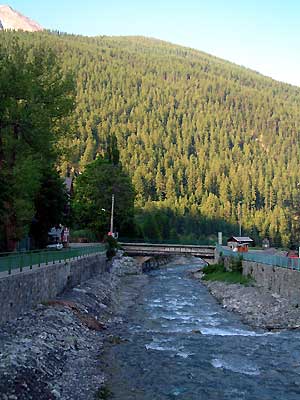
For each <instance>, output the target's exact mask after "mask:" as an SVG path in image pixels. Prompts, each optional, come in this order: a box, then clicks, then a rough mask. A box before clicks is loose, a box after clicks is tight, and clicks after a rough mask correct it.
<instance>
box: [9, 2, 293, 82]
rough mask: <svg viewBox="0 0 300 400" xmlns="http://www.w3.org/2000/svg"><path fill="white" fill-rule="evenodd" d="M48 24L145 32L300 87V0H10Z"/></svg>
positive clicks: (74, 29)
mask: <svg viewBox="0 0 300 400" xmlns="http://www.w3.org/2000/svg"><path fill="white" fill-rule="evenodd" d="M7 4H9V5H10V6H11V7H13V8H14V9H16V10H18V11H19V12H21V13H22V14H24V15H26V16H27V17H29V18H31V19H34V20H35V21H36V22H38V23H40V24H41V25H42V26H43V27H45V28H48V29H58V30H60V31H62V32H68V33H77V34H82V35H87V36H96V35H109V36H119V35H143V36H148V37H154V38H157V39H162V40H166V41H169V42H172V43H176V44H180V45H184V46H187V47H192V48H195V49H198V50H201V51H205V52H206V53H209V54H212V55H215V56H218V57H220V58H223V59H225V60H229V61H232V62H234V63H236V64H239V65H243V66H245V67H247V68H251V69H253V70H256V71H258V72H260V73H262V74H264V75H267V76H270V77H272V78H274V79H276V80H280V81H283V82H287V83H290V84H293V85H297V86H300V0H260V1H258V0H180V1H179V0H123V1H122V0H44V1H43V0H10V1H9V0H7Z"/></svg>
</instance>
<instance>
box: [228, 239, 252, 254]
mask: <svg viewBox="0 0 300 400" xmlns="http://www.w3.org/2000/svg"><path fill="white" fill-rule="evenodd" d="M249 244H253V240H252V239H251V238H250V237H249V236H231V238H229V239H228V240H227V246H228V247H230V248H231V249H232V250H233V251H237V252H238V253H245V252H247V251H248V247H249Z"/></svg>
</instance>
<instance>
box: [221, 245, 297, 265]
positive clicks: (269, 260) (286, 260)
mask: <svg viewBox="0 0 300 400" xmlns="http://www.w3.org/2000/svg"><path fill="white" fill-rule="evenodd" d="M217 250H218V252H219V253H222V254H223V255H224V256H229V257H240V258H242V259H243V260H246V261H254V262H257V263H261V264H267V265H272V266H274V267H282V268H289V269H295V270H297V271H300V258H291V257H285V256H280V255H274V254H273V255H272V254H262V253H259V252H255V251H251V250H250V251H249V252H247V253H238V252H235V251H232V250H230V249H226V248H224V247H223V246H220V245H217Z"/></svg>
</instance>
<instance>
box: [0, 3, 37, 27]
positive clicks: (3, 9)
mask: <svg viewBox="0 0 300 400" xmlns="http://www.w3.org/2000/svg"><path fill="white" fill-rule="evenodd" d="M0 29H12V30H21V31H28V32H36V31H42V30H43V28H42V27H41V25H39V24H38V23H37V22H34V21H32V20H31V19H30V18H28V17H25V16H24V15H22V14H21V13H19V12H18V11H15V10H14V9H13V8H11V7H10V6H7V5H0Z"/></svg>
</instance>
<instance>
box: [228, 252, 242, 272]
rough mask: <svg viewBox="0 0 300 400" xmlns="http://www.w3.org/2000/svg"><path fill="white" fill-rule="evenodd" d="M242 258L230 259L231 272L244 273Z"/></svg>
mask: <svg viewBox="0 0 300 400" xmlns="http://www.w3.org/2000/svg"><path fill="white" fill-rule="evenodd" d="M242 260H243V258H242V257H240V256H239V257H238V258H234V257H232V258H231V259H230V267H229V268H230V270H231V271H232V272H239V273H240V274H241V273H242V272H243V265H242Z"/></svg>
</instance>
